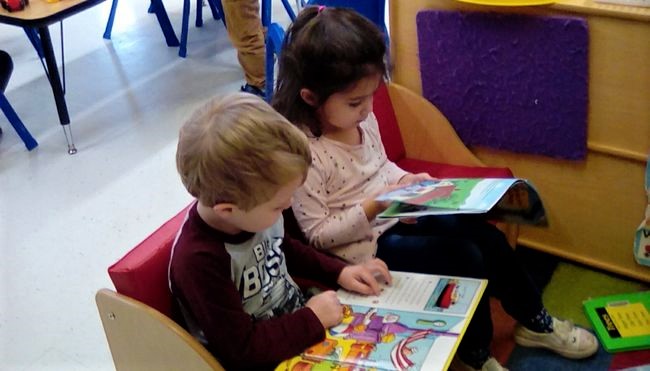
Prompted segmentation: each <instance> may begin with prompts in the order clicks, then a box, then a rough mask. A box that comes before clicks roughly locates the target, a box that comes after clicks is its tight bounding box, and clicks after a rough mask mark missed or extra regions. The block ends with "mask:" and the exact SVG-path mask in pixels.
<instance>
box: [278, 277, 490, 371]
mask: <svg viewBox="0 0 650 371" xmlns="http://www.w3.org/2000/svg"><path fill="white" fill-rule="evenodd" d="M391 274H392V276H393V283H392V284H391V285H390V286H386V285H383V286H382V290H381V293H380V294H379V295H378V296H362V295H359V294H354V293H350V292H347V291H345V290H342V289H341V290H339V291H338V296H339V300H340V301H341V303H342V304H343V308H344V318H343V321H342V323H341V324H340V325H338V326H335V327H332V328H331V329H329V330H328V331H327V334H326V338H325V340H323V341H322V342H320V343H318V344H316V345H314V346H312V347H310V348H308V349H306V350H305V351H304V352H303V353H302V354H300V355H298V356H296V357H294V358H291V359H289V360H287V361H284V362H283V363H281V364H280V365H279V366H278V367H277V368H276V371H277V370H332V369H350V370H352V369H354V370H405V369H408V370H445V369H447V367H448V366H449V363H450V362H451V359H452V358H453V355H454V354H455V352H456V348H457V347H458V344H459V343H460V340H461V338H462V336H463V334H464V332H465V330H466V328H467V326H468V324H469V321H470V319H471V317H472V315H473V314H474V311H475V309H476V306H477V305H478V302H479V300H480V298H481V296H482V295H483V291H484V290H485V287H486V285H487V280H480V279H472V278H462V277H452V276H436V275H426V274H417V273H405V272H391Z"/></svg>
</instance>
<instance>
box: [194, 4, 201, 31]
mask: <svg viewBox="0 0 650 371" xmlns="http://www.w3.org/2000/svg"><path fill="white" fill-rule="evenodd" d="M194 25H195V26H196V27H203V0H196V21H195V22H194Z"/></svg>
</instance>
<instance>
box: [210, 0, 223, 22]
mask: <svg viewBox="0 0 650 371" xmlns="http://www.w3.org/2000/svg"><path fill="white" fill-rule="evenodd" d="M208 5H209V6H210V11H211V12H212V18H214V19H215V20H217V21H218V20H220V19H222V20H223V25H224V26H225V25H226V19H225V17H224V16H223V6H222V5H221V0H208Z"/></svg>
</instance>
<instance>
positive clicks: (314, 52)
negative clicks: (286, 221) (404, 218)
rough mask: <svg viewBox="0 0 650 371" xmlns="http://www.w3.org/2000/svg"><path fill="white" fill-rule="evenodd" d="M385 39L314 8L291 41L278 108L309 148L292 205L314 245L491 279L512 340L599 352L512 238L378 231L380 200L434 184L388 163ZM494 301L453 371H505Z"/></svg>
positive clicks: (424, 229)
mask: <svg viewBox="0 0 650 371" xmlns="http://www.w3.org/2000/svg"><path fill="white" fill-rule="evenodd" d="M384 40H385V39H384V35H382V34H381V32H380V31H379V30H378V29H377V27H376V26H375V25H374V24H373V23H371V22H370V21H369V20H367V19H365V18H364V17H362V16H360V15H359V14H357V13H355V12H354V11H351V10H347V9H339V8H324V7H308V8H305V9H304V10H303V11H302V12H301V13H300V15H299V16H298V18H297V19H296V21H295V22H294V23H293V24H292V25H291V27H290V28H289V30H288V33H287V36H286V39H285V43H284V46H283V51H282V53H281V55H280V59H279V74H278V83H277V92H276V93H275V95H274V100H273V105H274V107H275V108H276V109H277V110H278V111H279V112H280V113H282V114H283V115H284V116H285V117H286V118H288V119H289V121H291V122H292V123H294V124H295V125H297V126H298V127H301V128H302V129H303V130H304V131H305V132H306V133H307V135H308V136H309V140H310V148H311V152H312V165H311V167H310V169H309V172H308V175H307V179H306V181H305V183H304V185H303V186H302V187H301V188H299V189H298V191H297V193H296V194H295V195H294V198H293V204H292V208H293V212H294V214H295V216H296V219H297V221H298V224H299V225H300V228H301V230H302V232H303V233H304V234H305V236H306V238H307V239H308V240H309V242H310V243H311V245H313V246H315V247H317V248H319V249H322V250H325V251H328V252H330V253H332V254H335V255H338V256H339V257H341V258H343V259H345V260H347V261H350V262H363V261H367V260H369V259H372V258H373V257H378V258H380V259H382V260H384V261H385V262H386V263H387V264H388V266H389V268H390V269H393V270H401V271H412V272H420V273H432V274H441V275H456V276H466V277H477V278H487V279H488V280H489V285H488V293H489V294H491V295H493V296H495V297H497V298H498V299H500V300H501V303H502V305H503V307H504V309H505V310H506V312H508V313H509V314H510V315H512V316H513V317H514V318H515V319H517V320H518V321H519V325H518V326H517V328H516V330H515V340H516V342H517V343H519V344H521V345H524V346H532V347H542V348H547V349H550V350H552V351H554V352H556V353H559V354H560V355H562V356H564V357H568V358H585V357H588V356H591V355H592V354H594V353H595V352H596V351H597V350H598V343H597V341H596V339H595V337H594V336H593V334H591V333H590V332H588V331H586V330H584V329H581V328H579V327H576V326H574V325H573V324H572V323H571V322H569V321H563V320H559V319H557V318H554V317H551V316H550V315H549V314H548V313H547V311H546V309H545V308H544V305H543V304H542V299H541V295H540V292H539V290H538V289H537V288H536V287H535V285H534V283H533V282H532V280H531V279H530V277H529V276H528V274H527V272H526V271H525V270H524V269H523V267H522V265H521V264H520V262H519V261H518V260H517V256H516V255H515V253H514V251H513V250H512V248H511V247H510V245H509V244H508V242H507V240H506V238H505V236H504V235H503V233H502V232H501V231H499V230H498V229H497V228H496V227H494V226H493V225H492V224H490V223H488V222H487V221H486V220H484V218H482V217H480V216H469V215H453V216H435V217H433V216H432V217H422V218H419V219H418V220H417V221H415V220H411V221H409V223H405V222H398V221H397V220H395V219H376V216H377V215H378V214H379V213H380V212H381V211H383V210H384V209H385V208H386V206H387V205H386V204H385V203H381V202H377V201H375V197H376V196H377V195H378V194H380V193H384V192H386V191H387V190H388V189H391V187H392V188H394V187H396V186H397V185H399V186H402V185H404V184H409V183H414V182H417V181H420V180H423V179H428V178H431V177H430V176H429V175H428V174H424V173H421V174H411V173H408V172H406V171H404V170H402V169H401V168H399V167H398V166H397V165H396V164H395V163H393V162H391V161H390V160H388V159H387V157H386V153H385V151H384V147H383V145H382V142H381V137H380V134H379V129H378V126H377V120H376V118H375V116H374V114H373V113H372V103H373V94H374V92H375V90H376V89H377V88H378V86H379V84H381V83H383V79H384V78H385V76H386V70H387V67H386V62H385V55H386V47H385V44H384ZM488 297H489V296H488V295H485V296H484V297H483V299H482V300H481V302H480V304H479V306H478V308H477V310H476V312H475V315H474V317H473V319H472V321H471V323H470V325H469V327H468V329H467V332H466V335H465V337H464V338H463V341H462V343H461V345H460V347H459V349H458V353H457V356H458V357H456V359H455V360H454V362H453V363H452V365H451V369H456V370H475V369H480V370H504V368H503V367H502V366H501V365H500V364H499V363H498V362H497V361H496V360H495V359H494V358H493V357H491V356H490V352H489V345H490V342H491V339H492V320H491V317H490V305H489V300H488Z"/></svg>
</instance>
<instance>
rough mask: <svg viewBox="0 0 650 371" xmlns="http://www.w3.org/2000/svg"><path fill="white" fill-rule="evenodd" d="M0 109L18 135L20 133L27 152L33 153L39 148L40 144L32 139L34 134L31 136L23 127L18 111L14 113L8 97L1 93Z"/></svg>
mask: <svg viewBox="0 0 650 371" xmlns="http://www.w3.org/2000/svg"><path fill="white" fill-rule="evenodd" d="M0 109H2V112H4V114H5V116H7V119H9V123H11V126H13V127H14V130H16V133H18V136H19V137H20V139H22V140H23V143H25V147H27V150H29V151H31V150H32V149H34V148H36V146H38V142H36V140H35V139H34V137H32V134H30V133H29V131H28V130H27V128H26V127H25V125H23V122H22V121H20V118H19V117H18V114H17V113H16V111H14V109H13V107H11V104H9V101H8V100H7V97H5V95H4V93H0Z"/></svg>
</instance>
